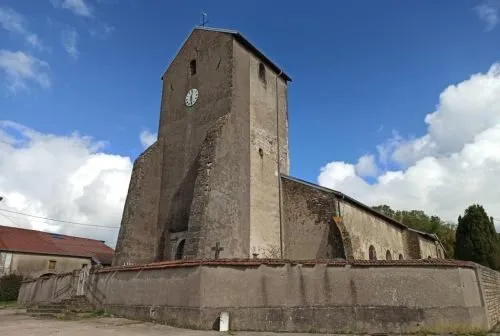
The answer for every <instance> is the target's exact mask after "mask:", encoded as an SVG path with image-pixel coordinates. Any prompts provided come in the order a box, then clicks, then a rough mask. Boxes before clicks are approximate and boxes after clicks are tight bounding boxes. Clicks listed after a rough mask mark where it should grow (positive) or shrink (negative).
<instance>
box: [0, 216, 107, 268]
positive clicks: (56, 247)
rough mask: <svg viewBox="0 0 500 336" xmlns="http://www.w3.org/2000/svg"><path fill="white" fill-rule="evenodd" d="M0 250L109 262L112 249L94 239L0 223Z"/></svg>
mask: <svg viewBox="0 0 500 336" xmlns="http://www.w3.org/2000/svg"><path fill="white" fill-rule="evenodd" d="M0 251H10V252H23V253H39V254H50V255H64V256H74V257H86V258H92V257H93V258H96V259H97V260H99V262H100V263H102V264H111V261H112V260H113V254H114V251H113V249H112V248H111V247H109V246H107V245H106V244H104V242H102V241H100V240H95V239H87V238H80V237H74V236H66V235H60V234H54V233H49V232H42V231H35V230H28V229H19V228H14V227H9V226H1V225H0Z"/></svg>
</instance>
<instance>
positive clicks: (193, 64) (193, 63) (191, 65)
mask: <svg viewBox="0 0 500 336" xmlns="http://www.w3.org/2000/svg"><path fill="white" fill-rule="evenodd" d="M189 69H190V70H191V76H194V75H196V60H191V62H189Z"/></svg>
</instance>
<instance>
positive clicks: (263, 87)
mask: <svg viewBox="0 0 500 336" xmlns="http://www.w3.org/2000/svg"><path fill="white" fill-rule="evenodd" d="M247 54H248V53H247ZM247 57H248V59H249V68H248V70H247V71H249V72H250V74H249V77H250V87H249V89H250V90H249V94H250V111H249V114H250V250H251V251H250V252H251V254H252V255H253V254H256V255H257V257H258V258H280V257H281V244H280V203H279V202H280V198H279V174H278V158H280V171H281V173H283V174H288V171H289V166H288V165H289V161H288V113H287V84H286V81H284V80H283V79H282V78H278V79H277V77H278V74H276V73H274V72H273V70H272V69H270V68H269V67H267V66H266V65H265V64H264V63H261V60H260V59H259V58H258V57H256V56H255V55H253V54H248V56H247ZM260 64H262V66H264V69H265V77H264V78H260V76H259V67H260ZM276 80H277V82H276ZM277 124H279V127H276V126H277ZM277 133H279V142H278V134H277ZM278 144H279V152H280V153H279V154H280V155H279V156H278Z"/></svg>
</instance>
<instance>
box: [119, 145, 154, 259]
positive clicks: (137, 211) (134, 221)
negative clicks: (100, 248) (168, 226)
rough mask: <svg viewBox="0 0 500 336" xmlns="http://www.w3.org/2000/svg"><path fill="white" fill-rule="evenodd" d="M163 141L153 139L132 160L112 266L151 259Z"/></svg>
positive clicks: (152, 256)
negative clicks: (151, 142) (148, 145)
mask: <svg viewBox="0 0 500 336" xmlns="http://www.w3.org/2000/svg"><path fill="white" fill-rule="evenodd" d="M162 144H163V142H162V141H161V140H158V141H156V142H155V143H154V144H153V145H151V146H150V147H149V148H148V149H147V150H146V151H145V152H144V153H142V154H141V155H140V156H139V157H138V158H137V159H136V160H135V162H134V168H133V170H132V176H131V179H130V185H129V189H128V193H127V199H126V201H125V206H124V209H123V216H122V222H121V227H120V232H119V234H118V241H117V244H116V252H115V256H114V260H113V265H126V264H140V263H147V262H152V261H153V260H154V256H155V253H156V249H157V245H156V244H155V242H156V240H155V239H154V237H156V236H157V234H158V230H157V222H158V205H159V200H160V186H161V165H162V159H163V146H162Z"/></svg>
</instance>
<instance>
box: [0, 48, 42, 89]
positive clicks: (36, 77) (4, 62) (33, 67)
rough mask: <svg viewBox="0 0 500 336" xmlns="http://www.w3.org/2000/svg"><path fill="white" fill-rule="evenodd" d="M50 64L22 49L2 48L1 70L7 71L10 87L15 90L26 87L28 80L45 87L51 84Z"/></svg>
mask: <svg viewBox="0 0 500 336" xmlns="http://www.w3.org/2000/svg"><path fill="white" fill-rule="evenodd" d="M48 69H49V65H48V63H47V62H45V61H42V60H40V59H38V58H36V57H34V56H31V55H29V54H26V53H24V52H22V51H17V52H13V51H9V50H0V70H2V71H3V72H4V73H5V77H6V80H7V86H8V88H9V89H10V90H11V91H13V92H15V91H17V90H18V89H26V88H27V82H30V81H31V82H35V83H37V84H39V85H40V86H41V87H43V88H48V87H50V85H51V82H50V78H49V75H48Z"/></svg>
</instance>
